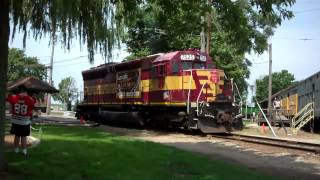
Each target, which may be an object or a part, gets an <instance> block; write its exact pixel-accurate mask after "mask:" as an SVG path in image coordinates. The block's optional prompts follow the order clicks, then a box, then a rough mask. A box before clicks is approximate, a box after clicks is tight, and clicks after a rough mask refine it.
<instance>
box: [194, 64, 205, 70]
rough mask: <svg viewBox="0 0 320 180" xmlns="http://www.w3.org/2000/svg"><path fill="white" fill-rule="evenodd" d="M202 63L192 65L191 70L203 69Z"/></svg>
mask: <svg viewBox="0 0 320 180" xmlns="http://www.w3.org/2000/svg"><path fill="white" fill-rule="evenodd" d="M204 68H205V67H204V63H194V64H193V69H204Z"/></svg>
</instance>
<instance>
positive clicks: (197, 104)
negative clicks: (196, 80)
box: [197, 82, 207, 116]
mask: <svg viewBox="0 0 320 180" xmlns="http://www.w3.org/2000/svg"><path fill="white" fill-rule="evenodd" d="M206 84H207V82H205V83H203V84H202V87H201V90H200V92H199V94H198V97H197V116H199V99H200V96H201V94H202V90H203V87H204V85H206Z"/></svg>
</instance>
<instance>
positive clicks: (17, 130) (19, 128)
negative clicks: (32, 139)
mask: <svg viewBox="0 0 320 180" xmlns="http://www.w3.org/2000/svg"><path fill="white" fill-rule="evenodd" d="M10 133H11V134H14V135H16V136H29V135H30V124H29V125H19V124H14V123H12V126H11V130H10Z"/></svg>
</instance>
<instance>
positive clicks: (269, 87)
mask: <svg viewBox="0 0 320 180" xmlns="http://www.w3.org/2000/svg"><path fill="white" fill-rule="evenodd" d="M271 96H272V44H269V83H268V114H269V115H270V114H271V110H272V100H271Z"/></svg>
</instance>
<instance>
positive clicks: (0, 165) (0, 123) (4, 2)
mask: <svg viewBox="0 0 320 180" xmlns="http://www.w3.org/2000/svg"><path fill="white" fill-rule="evenodd" d="M9 32H10V27H9V0H0V172H3V171H5V170H6V167H7V162H6V159H5V155H4V153H5V149H4V125H5V95H6V89H7V70H8V40H9Z"/></svg>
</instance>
